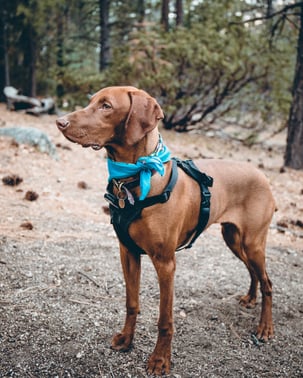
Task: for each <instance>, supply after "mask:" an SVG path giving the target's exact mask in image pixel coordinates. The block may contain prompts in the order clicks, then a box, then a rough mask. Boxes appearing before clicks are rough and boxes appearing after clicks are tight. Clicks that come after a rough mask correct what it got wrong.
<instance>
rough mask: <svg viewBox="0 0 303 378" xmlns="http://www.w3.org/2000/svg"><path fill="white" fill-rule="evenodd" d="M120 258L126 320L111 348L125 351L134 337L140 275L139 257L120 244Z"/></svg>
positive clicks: (114, 338)
mask: <svg viewBox="0 0 303 378" xmlns="http://www.w3.org/2000/svg"><path fill="white" fill-rule="evenodd" d="M120 258H121V264H122V268H123V274H124V279H125V285H126V319H125V324H124V328H123V330H122V331H121V333H118V334H116V335H115V336H114V337H113V340H112V348H113V349H115V350H118V351H123V352H125V351H127V350H128V349H129V348H130V347H131V345H132V340H133V337H134V332H135V327H136V320H137V315H138V313H139V311H140V310H139V287H140V273H141V258H140V255H136V254H132V253H131V252H129V251H128V250H127V249H126V248H125V247H124V246H123V245H121V244H120Z"/></svg>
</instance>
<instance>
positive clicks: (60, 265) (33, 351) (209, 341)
mask: <svg viewBox="0 0 303 378" xmlns="http://www.w3.org/2000/svg"><path fill="white" fill-rule="evenodd" d="M12 126H20V127H24V126H32V127H36V128H38V129H41V130H43V131H44V132H46V133H47V134H48V135H49V137H50V138H51V140H52V141H53V143H55V144H56V145H57V154H58V159H57V160H55V159H53V158H51V157H50V156H49V155H47V154H43V153H41V152H39V151H38V150H37V148H35V147H31V146H28V145H25V144H16V143H12V141H11V139H9V138H7V137H0V178H1V182H0V207H1V216H0V377H145V376H146V374H145V364H146V361H147V358H148V355H149V354H150V353H151V351H152V349H153V346H154V343H155V339H156V324H157V316H158V300H159V292H158V285H157V279H156V276H155V273H154V270H153V268H152V265H151V263H150V261H149V260H148V258H147V257H143V271H142V287H141V311H142V313H141V315H140V317H139V321H138V326H137V333H136V338H135V342H134V347H133V349H132V350H131V351H130V352H128V353H122V354H121V353H117V352H114V351H112V350H111V349H110V348H109V345H110V340H111V337H112V335H113V334H114V333H115V332H116V331H119V329H120V328H121V326H122V324H123V320H124V294H125V293H124V282H123V279H122V273H121V268H120V261H119V253H118V242H117V239H116V237H115V235H114V232H113V230H112V227H111V225H110V224H109V218H108V216H107V215H106V214H104V212H103V210H102V206H104V205H105V204H106V203H105V201H104V199H103V194H104V190H105V186H106V182H107V171H106V162H105V155H104V152H103V151H100V152H95V151H92V150H91V149H90V150H87V149H82V148H81V147H79V146H77V145H73V144H71V143H69V142H68V141H66V140H65V139H64V137H63V136H62V135H61V134H60V133H59V132H58V131H57V129H56V127H55V116H42V117H39V118H35V117H32V116H29V115H25V114H23V113H16V112H8V111H7V110H6V109H5V106H4V105H0V127H12ZM162 134H163V136H164V139H165V141H166V143H167V145H168V146H169V147H170V149H171V150H172V152H173V154H174V155H177V156H179V157H186V158H195V157H201V156H202V157H224V158H228V159H236V160H250V161H251V162H252V163H253V164H254V165H256V166H259V167H260V168H261V169H262V170H263V171H264V172H265V174H266V175H267V176H268V178H269V180H270V182H271V185H272V189H273V192H274V196H275V198H276V201H277V206H278V209H279V211H278V212H277V213H276V214H275V216H274V219H273V222H272V227H271V229H270V232H269V238H268V255H267V256H268V257H267V264H268V272H269V274H270V277H271V279H272V281H273V285H274V307H273V311H274V322H275V330H276V336H275V338H274V339H273V340H272V341H270V342H269V343H266V344H263V343H256V342H255V340H254V339H253V338H252V336H251V335H252V332H253V331H254V330H255V328H256V326H257V322H258V318H259V315H260V304H258V306H257V307H256V308H255V309H253V310H245V309H243V308H241V307H240V306H239V305H238V299H239V297H240V296H241V295H242V294H243V293H245V292H246V290H247V287H248V283H249V278H248V273H247V271H246V268H245V267H244V265H243V264H242V263H241V262H240V261H238V260H237V259H236V258H235V257H234V256H233V255H232V254H231V253H230V252H229V251H228V249H227V248H226V246H225V245H224V243H223V241H222V239H221V237H220V231H219V228H218V227H216V226H214V227H212V228H210V229H209V230H208V231H207V232H205V234H204V235H203V236H202V237H201V238H200V239H199V240H198V241H197V243H196V244H195V245H194V247H193V248H192V249H191V250H187V251H186V252H180V253H178V255H177V264H178V265H177V274H176V290H175V291H176V294H175V304H174V312H175V337H174V342H173V355H172V362H173V366H172V372H171V375H170V376H171V377H223V376H224V377H302V376H303V364H302V361H303V316H302V314H303V303H302V296H303V281H302V274H303V269H302V268H303V228H302V222H303V172H302V171H301V172H298V171H293V170H290V169H286V170H285V169H283V170H282V171H283V172H281V167H282V165H283V152H284V148H285V146H284V144H285V139H286V137H285V133H283V132H282V133H281V134H278V135H276V136H275V137H270V134H271V130H264V131H263V132H262V133H261V135H260V140H261V141H262V143H259V144H258V145H256V146H254V147H252V148H248V147H244V146H243V145H242V144H240V143H238V142H236V141H233V140H231V139H230V138H227V137H226V136H225V137H223V136H222V135H221V134H220V133H218V132H217V133H208V136H205V135H194V134H176V133H173V132H165V131H163V133H162ZM213 134H214V136H213ZM218 134H219V135H218ZM11 175H18V176H20V177H21V178H22V179H23V181H22V182H21V183H20V184H19V185H17V186H8V185H4V183H3V182H2V179H3V178H4V177H7V176H11ZM28 192H35V193H37V194H38V198H37V199H36V200H34V201H29V200H28V199H26V198H32V196H31V195H29V194H28ZM30 228H32V229H30Z"/></svg>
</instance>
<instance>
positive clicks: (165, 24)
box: [161, 0, 169, 31]
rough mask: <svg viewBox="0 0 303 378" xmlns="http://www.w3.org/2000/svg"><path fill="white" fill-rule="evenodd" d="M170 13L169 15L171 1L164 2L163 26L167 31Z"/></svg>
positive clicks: (164, 0)
mask: <svg viewBox="0 0 303 378" xmlns="http://www.w3.org/2000/svg"><path fill="white" fill-rule="evenodd" d="M168 13H169V0H162V8H161V25H162V26H163V28H164V30H165V31H168V30H169V22H168Z"/></svg>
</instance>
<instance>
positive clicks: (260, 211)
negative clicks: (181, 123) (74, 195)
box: [56, 87, 275, 375]
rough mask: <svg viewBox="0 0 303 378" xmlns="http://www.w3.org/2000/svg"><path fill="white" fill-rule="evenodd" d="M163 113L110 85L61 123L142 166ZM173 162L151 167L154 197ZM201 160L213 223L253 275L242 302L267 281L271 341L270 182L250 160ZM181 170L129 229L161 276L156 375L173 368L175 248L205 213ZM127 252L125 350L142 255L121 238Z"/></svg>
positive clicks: (248, 302)
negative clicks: (267, 261)
mask: <svg viewBox="0 0 303 378" xmlns="http://www.w3.org/2000/svg"><path fill="white" fill-rule="evenodd" d="M162 118H163V113H162V110H161V108H160V106H159V104H158V103H157V102H156V100H155V99H154V98H152V97H150V96H149V95H148V94H147V93H146V92H144V91H142V90H138V89H136V88H134V87H109V88H105V89H102V90H101V91H99V92H97V93H96V94H95V95H94V96H93V97H92V99H91V101H90V104H89V105H88V106H87V107H86V108H84V109H82V110H79V111H75V112H73V113H71V114H68V115H67V116H65V117H63V118H60V119H58V120H57V121H56V122H57V126H58V128H59V129H60V130H61V131H62V133H63V134H64V136H65V137H66V138H67V139H69V140H71V141H72V142H75V143H79V144H81V145H82V146H84V147H92V148H94V149H100V148H102V147H104V148H105V149H106V150H107V154H108V157H109V158H110V159H112V160H114V161H116V162H125V163H136V162H137V160H138V158H140V157H142V156H149V155H152V154H153V153H154V151H155V149H156V148H157V145H158V143H159V133H158V128H157V124H158V122H159V120H160V119H162ZM172 165H173V163H172V160H169V161H168V162H166V163H165V165H164V166H165V173H164V175H163V176H161V175H160V174H158V173H157V172H156V173H155V172H154V171H153V172H152V177H151V188H150V191H149V193H148V198H149V197H152V196H157V195H160V194H161V193H162V192H163V191H164V189H165V188H166V186H167V184H168V182H169V181H170V177H171V172H172ZM196 165H197V166H198V167H199V168H200V169H201V170H203V171H204V172H206V174H207V175H210V176H211V177H212V178H213V180H214V181H213V187H212V188H210V192H211V207H210V214H209V219H208V223H207V226H206V227H208V226H210V225H211V224H212V223H220V224H221V226H222V234H223V238H224V240H225V242H226V244H227V245H228V247H229V248H230V249H231V250H232V252H233V253H234V254H235V255H236V256H237V257H238V258H240V259H241V260H242V261H243V262H244V264H245V265H246V267H247V269H248V271H249V273H250V277H251V283H250V287H249V290H248V294H247V295H245V296H243V297H242V298H241V300H240V303H241V304H242V305H243V306H245V307H248V308H251V307H253V306H254V305H255V303H256V298H257V288H258V282H260V287H261V293H262V311H261V318H260V323H259V326H258V329H257V337H258V338H259V339H263V340H264V341H266V340H268V339H269V338H271V337H272V336H273V323H272V285H271V282H270V280H269V278H268V275H267V273H266V269H265V244H266V236H267V231H268V228H269V224H270V222H271V218H272V215H273V212H274V209H275V202H274V199H273V196H272V194H271V191H270V188H269V185H268V182H267V180H266V178H265V177H264V175H263V174H262V173H261V172H259V171H258V170H256V169H255V168H253V167H252V166H251V165H249V164H247V163H235V162H227V161H222V160H215V159H214V160H207V159H205V160H201V161H197V162H196ZM177 170H178V179H177V182H176V184H175V186H174V188H173V190H172V191H171V194H170V197H169V199H167V201H166V202H164V203H156V204H152V205H151V206H148V207H145V208H143V209H142V212H141V214H140V216H139V217H138V218H137V219H135V220H134V221H133V222H132V223H131V224H130V227H129V235H130V237H131V239H132V240H133V241H134V242H135V244H136V245H137V246H139V247H140V249H142V250H143V251H144V252H145V253H146V254H148V256H149V257H150V258H151V260H152V262H153V264H154V267H155V269H156V271H157V274H158V279H159V286H160V314H159V322H158V339H157V344H156V347H155V349H154V351H153V353H152V354H151V356H150V358H149V361H148V367H147V371H148V373H153V374H157V375H161V374H163V373H168V372H169V370H170V359H171V341H172V336H173V291H174V273H175V269H176V260H175V251H176V249H177V248H178V247H180V246H182V245H184V244H186V243H187V242H188V241H189V240H190V239H191V238H192V236H193V235H194V233H195V230H196V227H197V224H198V218H199V214H200V202H201V191H200V187H199V184H198V183H197V181H195V180H194V179H192V178H191V177H190V176H188V175H187V174H186V173H185V172H184V171H183V170H182V169H180V168H178V169H177ZM129 182H135V184H133V186H132V187H131V189H129V190H128V191H127V195H130V197H131V198H133V199H135V201H138V200H137V197H138V195H139V194H140V189H139V187H138V185H137V184H136V180H135V178H132V179H125V180H120V181H119V185H124V184H125V186H126V185H127V184H128V183H129ZM112 194H113V196H114V197H119V194H120V189H119V187H118V186H115V185H114V188H113V193H112ZM124 194H125V192H124ZM119 198H120V197H119ZM120 199H121V198H120ZM124 199H125V198H122V202H123V201H124ZM139 202H140V201H139ZM119 204H120V202H119ZM122 205H123V206H122ZM121 207H124V204H123V203H122V204H121ZM129 207H131V205H129ZM120 255H121V262H122V267H123V273H124V277H125V283H126V320H125V325H124V328H123V329H122V331H121V333H118V334H117V335H115V336H114V338H113V340H112V348H113V349H115V350H119V351H126V350H128V349H129V348H130V346H131V343H132V340H133V336H134V331H135V325H136V318H137V315H138V313H139V281H140V253H138V252H137V251H136V252H134V251H133V250H131V248H129V247H128V248H127V247H126V246H125V245H124V244H123V243H121V242H120Z"/></svg>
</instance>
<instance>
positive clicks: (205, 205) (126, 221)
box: [104, 158, 213, 254]
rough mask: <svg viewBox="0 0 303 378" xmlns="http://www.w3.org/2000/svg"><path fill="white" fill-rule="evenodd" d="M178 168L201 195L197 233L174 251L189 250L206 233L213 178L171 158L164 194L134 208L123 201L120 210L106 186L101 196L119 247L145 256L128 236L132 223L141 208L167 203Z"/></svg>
mask: <svg viewBox="0 0 303 378" xmlns="http://www.w3.org/2000/svg"><path fill="white" fill-rule="evenodd" d="M177 167H179V168H181V169H182V170H183V171H184V172H185V173H186V174H188V175H189V176H190V177H191V178H193V179H194V180H195V181H197V182H198V184H199V186H200V191H201V201H200V214H199V220H198V224H197V227H196V230H195V232H194V234H193V236H192V238H191V239H190V241H189V243H188V244H187V245H185V246H181V247H179V248H178V249H177V250H180V249H183V248H191V247H192V245H193V243H194V242H195V241H196V239H197V238H198V237H199V236H200V234H201V233H202V232H203V230H204V229H205V227H206V225H207V223H208V220H209V213H210V198H211V194H210V191H209V189H208V187H211V186H212V185H213V179H212V177H210V176H208V175H206V174H205V173H203V172H201V171H200V170H199V168H198V167H197V166H196V165H195V164H194V162H193V161H192V160H180V159H177V158H173V159H172V171H171V177H170V180H169V182H168V184H167V186H166V188H165V189H164V191H163V193H161V194H159V195H156V196H152V197H147V198H145V199H144V200H137V201H135V203H134V204H130V203H129V202H128V201H125V207H124V208H120V206H119V199H118V198H117V197H116V196H115V195H114V194H112V193H111V192H109V190H111V189H112V185H111V183H110V184H109V185H108V188H107V190H108V192H107V193H106V194H105V195H104V197H105V199H106V200H107V201H108V202H109V209H110V214H111V223H112V224H113V226H114V229H115V232H116V234H117V236H118V238H119V240H120V241H121V243H123V244H124V245H125V246H126V247H127V248H129V249H130V250H131V251H133V252H135V253H138V254H144V253H145V251H144V250H142V248H140V247H139V246H138V245H137V244H136V243H135V242H134V241H133V239H132V238H131V237H130V235H129V232H128V230H129V227H130V225H131V223H132V222H133V221H134V220H136V219H139V218H140V216H141V212H142V210H143V209H144V208H146V207H149V206H153V205H155V204H157V203H165V202H167V201H168V200H169V197H170V194H171V192H172V190H173V188H174V186H175V185H176V182H177V179H178V168H177ZM126 185H127V184H126Z"/></svg>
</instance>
